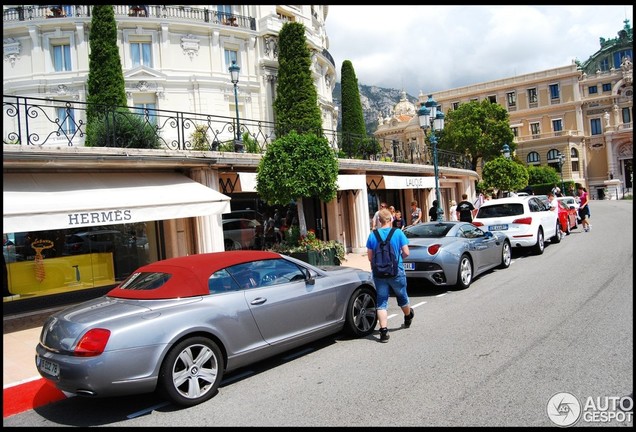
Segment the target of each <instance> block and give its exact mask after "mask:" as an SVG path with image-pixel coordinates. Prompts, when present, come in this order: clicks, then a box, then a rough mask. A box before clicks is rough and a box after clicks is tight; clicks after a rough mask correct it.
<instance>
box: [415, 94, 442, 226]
mask: <svg viewBox="0 0 636 432" xmlns="http://www.w3.org/2000/svg"><path fill="white" fill-rule="evenodd" d="M417 116H418V119H419V121H420V127H421V128H422V130H423V131H424V137H426V130H427V129H428V128H429V127H430V128H431V134H430V135H429V137H428V139H429V141H430V143H431V144H432V145H433V168H434V169H435V199H436V200H437V221H438V222H441V221H442V220H443V214H444V211H443V210H442V207H441V205H442V203H441V200H440V197H439V171H438V170H439V169H438V167H437V137H436V136H435V132H436V131H437V132H439V131H441V130H442V129H444V113H443V112H441V111H438V110H437V102H436V101H435V99H433V95H428V100H427V101H426V102H425V103H424V105H422V106H421V107H420V109H419V110H417Z"/></svg>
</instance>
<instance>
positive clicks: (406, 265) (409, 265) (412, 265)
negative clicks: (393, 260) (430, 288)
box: [404, 262, 415, 270]
mask: <svg viewBox="0 0 636 432" xmlns="http://www.w3.org/2000/svg"><path fill="white" fill-rule="evenodd" d="M404 270H415V263H412V262H405V263H404Z"/></svg>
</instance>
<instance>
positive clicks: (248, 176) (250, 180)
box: [236, 172, 256, 192]
mask: <svg viewBox="0 0 636 432" xmlns="http://www.w3.org/2000/svg"><path fill="white" fill-rule="evenodd" d="M238 176H239V181H240V192H256V173H248V172H240V173H238ZM236 192H238V191H236Z"/></svg>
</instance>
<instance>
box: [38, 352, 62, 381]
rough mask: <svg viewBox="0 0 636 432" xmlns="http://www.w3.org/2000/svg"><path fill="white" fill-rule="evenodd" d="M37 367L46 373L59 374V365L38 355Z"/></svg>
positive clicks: (56, 375)
mask: <svg viewBox="0 0 636 432" xmlns="http://www.w3.org/2000/svg"><path fill="white" fill-rule="evenodd" d="M38 368H39V369H40V370H41V371H42V372H44V373H45V374H47V375H51V376H54V377H59V376H60V366H59V365H58V364H57V363H54V362H52V361H50V360H47V359H45V358H42V357H38Z"/></svg>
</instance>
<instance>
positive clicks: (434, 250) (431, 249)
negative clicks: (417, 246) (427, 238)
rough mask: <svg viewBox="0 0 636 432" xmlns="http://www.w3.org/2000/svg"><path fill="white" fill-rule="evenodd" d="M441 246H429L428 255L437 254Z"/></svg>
mask: <svg viewBox="0 0 636 432" xmlns="http://www.w3.org/2000/svg"><path fill="white" fill-rule="evenodd" d="M441 247H442V245H441V244H434V245H430V246H429V247H428V249H427V251H428V253H429V254H431V255H435V254H436V253H437V251H439V248H441Z"/></svg>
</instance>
